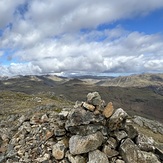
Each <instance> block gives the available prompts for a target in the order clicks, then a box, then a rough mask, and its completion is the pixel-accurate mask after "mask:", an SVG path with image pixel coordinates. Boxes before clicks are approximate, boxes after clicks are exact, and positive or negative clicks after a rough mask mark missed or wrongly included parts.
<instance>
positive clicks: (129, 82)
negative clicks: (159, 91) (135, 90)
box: [97, 74, 163, 87]
mask: <svg viewBox="0 0 163 163" xmlns="http://www.w3.org/2000/svg"><path fill="white" fill-rule="evenodd" d="M97 84H98V85H100V86H116V87H117V86H119V87H147V86H159V87H161V86H163V74H141V75H131V76H122V77H117V78H114V79H109V80H103V81H102V82H101V81H100V82H99V83H97Z"/></svg>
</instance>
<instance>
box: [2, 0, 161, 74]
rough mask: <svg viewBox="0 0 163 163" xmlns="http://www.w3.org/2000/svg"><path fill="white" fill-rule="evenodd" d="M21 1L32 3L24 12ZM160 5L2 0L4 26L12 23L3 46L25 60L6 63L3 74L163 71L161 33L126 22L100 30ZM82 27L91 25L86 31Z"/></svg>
mask: <svg viewBox="0 0 163 163" xmlns="http://www.w3.org/2000/svg"><path fill="white" fill-rule="evenodd" d="M22 3H28V5H27V6H26V7H27V9H26V10H25V11H23V12H22V11H21V14H20V12H19V11H18V8H17V7H18V6H19V5H21V4H22ZM161 7H163V1H162V0H144V1H140V0H132V1H131V0H123V1H115V0H110V1H108V0H100V1H99V0H83V1H76V0H69V1H68V2H67V1H66V0H59V1H54V0H46V1H44V0H32V1H29V0H17V1H13V0H1V1H0V20H1V21H0V28H2V29H3V28H4V27H5V26H7V25H8V24H9V23H12V28H10V27H8V28H5V29H4V30H3V34H2V36H0V48H1V49H7V48H10V49H13V50H15V51H16V52H15V54H13V56H12V58H13V59H15V58H16V59H17V60H18V61H19V62H20V63H15V64H11V65H9V66H1V67H0V69H1V71H0V75H2V74H5V73H6V74H21V73H23V74H35V73H36V74H39V73H41V74H42V73H48V72H58V73H59V72H62V71H69V72H76V71H79V72H80V71H89V72H93V71H95V72H103V71H108V72H132V71H134V72H138V71H148V70H150V71H152V70H154V69H155V68H157V69H158V70H159V71H161V70H162V60H163V57H162V56H163V37H162V36H161V35H159V34H153V35H147V34H145V33H139V32H134V31H133V32H132V31H126V30H124V29H123V28H122V27H117V28H115V29H111V30H103V31H97V30H96V27H97V26H99V25H100V24H103V23H112V22H114V21H116V20H120V19H126V18H134V17H136V16H144V15H146V14H148V13H150V12H151V11H154V10H156V9H158V8H161ZM4 15H5V16H4ZM83 28H89V29H91V30H90V31H87V32H81V31H80V30H81V29H83ZM3 53H4V51H2V52H0V57H1V56H2V54H3ZM158 58H159V59H158ZM21 62H22V63H21ZM24 62H25V64H24ZM156 65H157V66H156Z"/></svg>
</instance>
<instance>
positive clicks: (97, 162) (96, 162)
mask: <svg viewBox="0 0 163 163" xmlns="http://www.w3.org/2000/svg"><path fill="white" fill-rule="evenodd" d="M88 163H109V160H108V158H107V156H106V154H105V153H103V152H101V151H99V150H95V151H92V152H89V161H88Z"/></svg>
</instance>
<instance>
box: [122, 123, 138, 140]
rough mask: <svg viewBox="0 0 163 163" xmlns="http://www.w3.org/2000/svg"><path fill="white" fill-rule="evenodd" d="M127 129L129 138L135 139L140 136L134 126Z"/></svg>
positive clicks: (127, 126)
mask: <svg viewBox="0 0 163 163" xmlns="http://www.w3.org/2000/svg"><path fill="white" fill-rule="evenodd" d="M125 129H126V131H127V135H128V137H129V138H131V139H135V138H136V137H137V136H138V131H137V129H136V128H135V127H134V126H133V125H126V127H125Z"/></svg>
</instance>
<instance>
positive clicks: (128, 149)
mask: <svg viewBox="0 0 163 163" xmlns="http://www.w3.org/2000/svg"><path fill="white" fill-rule="evenodd" d="M16 121H17V123H15V121H14V122H12V119H10V122H8V123H11V124H12V125H9V126H10V127H6V125H5V122H1V124H0V125H1V126H0V162H1V163H3V162H4V163H161V162H162V161H163V144H162V143H163V142H162V134H163V132H162V129H163V125H162V124H161V123H159V122H155V121H151V120H148V119H145V118H142V117H131V116H129V115H128V114H127V113H126V112H125V111H124V110H123V109H122V108H114V105H113V103H112V102H109V103H108V104H106V103H105V101H104V100H102V99H101V96H100V95H99V93H98V92H92V93H89V94H88V95H87V100H86V101H85V102H76V104H75V106H74V107H73V108H63V109H61V110H59V111H57V112H55V111H48V112H47V113H41V112H37V113H36V112H35V113H31V114H29V113H27V114H25V113H24V115H21V116H20V117H17V119H16ZM155 135H156V136H155Z"/></svg>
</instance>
